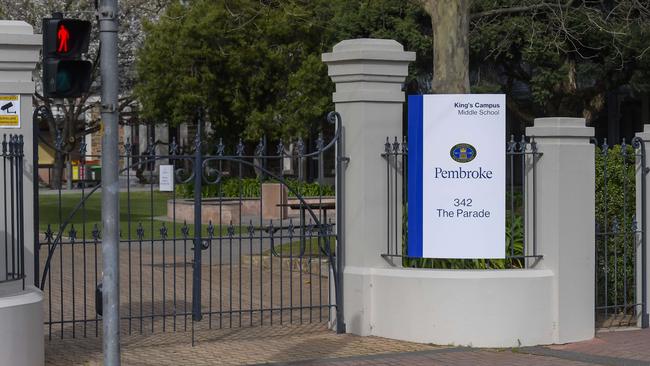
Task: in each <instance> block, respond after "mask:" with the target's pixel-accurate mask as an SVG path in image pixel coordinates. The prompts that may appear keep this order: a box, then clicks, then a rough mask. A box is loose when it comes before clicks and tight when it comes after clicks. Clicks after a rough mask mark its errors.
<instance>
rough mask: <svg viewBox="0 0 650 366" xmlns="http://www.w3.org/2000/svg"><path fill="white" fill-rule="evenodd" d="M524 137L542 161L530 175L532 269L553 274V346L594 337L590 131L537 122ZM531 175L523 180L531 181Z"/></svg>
mask: <svg viewBox="0 0 650 366" xmlns="http://www.w3.org/2000/svg"><path fill="white" fill-rule="evenodd" d="M526 135H527V136H529V137H530V138H531V139H534V140H535V141H536V142H537V147H538V150H539V152H540V153H542V156H541V157H540V159H539V160H538V161H537V165H536V167H535V169H536V192H535V194H536V196H537V199H536V207H535V213H536V231H535V235H536V238H537V240H536V241H537V252H538V254H541V255H543V256H544V258H543V259H542V260H541V261H540V262H539V263H538V265H537V268H542V269H550V270H552V271H553V273H554V278H553V289H552V291H551V296H552V297H553V298H552V302H551V303H552V309H551V311H552V318H553V319H554V328H553V333H554V334H553V336H552V339H553V343H567V342H575V341H581V340H586V339H591V338H593V337H594V311H595V310H594V306H595V303H594V291H595V290H594V286H595V280H594V266H595V254H594V245H595V232H594V215H595V194H594V189H595V186H594V184H595V183H594V181H595V167H594V164H595V163H594V146H593V145H592V144H590V138H591V137H592V136H593V135H594V129H593V128H592V127H586V126H585V120H584V119H582V118H562V117H554V118H537V119H535V124H534V127H528V128H527V129H526ZM531 179H532V175H531V174H529V175H528V176H527V180H531Z"/></svg>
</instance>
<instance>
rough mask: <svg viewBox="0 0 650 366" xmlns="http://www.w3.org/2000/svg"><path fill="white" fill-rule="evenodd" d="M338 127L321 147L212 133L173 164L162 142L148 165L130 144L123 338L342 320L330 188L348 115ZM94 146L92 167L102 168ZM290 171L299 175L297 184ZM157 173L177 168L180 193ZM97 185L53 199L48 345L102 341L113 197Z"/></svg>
mask: <svg viewBox="0 0 650 366" xmlns="http://www.w3.org/2000/svg"><path fill="white" fill-rule="evenodd" d="M328 120H329V122H331V123H333V124H334V125H335V127H336V130H335V132H334V133H333V134H332V136H331V139H330V140H329V141H326V140H325V138H324V137H323V135H322V134H321V135H319V137H318V138H316V139H315V140H314V144H313V146H307V144H306V143H305V142H304V141H303V140H300V139H298V140H296V141H293V142H292V143H291V144H284V143H283V142H282V141H280V142H278V144H277V146H275V147H274V148H271V147H269V146H268V145H267V142H266V140H265V139H262V140H260V142H259V143H258V144H257V145H251V144H245V143H244V142H243V141H241V140H240V141H239V142H237V143H236V144H235V145H234V146H226V144H224V143H223V140H221V139H216V140H213V141H214V142H213V143H209V142H207V141H205V140H204V139H202V138H201V137H200V136H201V131H200V130H199V133H198V135H197V138H196V139H195V141H194V144H193V146H190V147H185V148H181V147H180V146H178V145H177V143H176V142H175V141H174V140H173V141H172V142H171V143H170V144H169V145H168V146H167V150H168V152H167V153H164V154H158V153H156V150H157V149H156V148H155V145H156V144H155V143H154V142H153V141H150V143H149V147H148V148H147V149H146V151H144V153H142V154H140V155H138V154H134V153H133V151H132V150H133V149H132V148H131V146H130V144H129V142H127V143H126V144H125V146H124V152H123V154H122V155H121V157H120V159H121V165H122V167H123V168H122V170H121V177H122V180H123V184H122V188H121V193H120V205H121V209H120V210H121V214H120V221H121V223H120V244H119V246H120V256H121V259H120V262H121V265H120V267H121V268H120V286H121V299H120V300H121V318H122V322H121V329H122V332H124V333H127V334H132V333H151V332H157V331H177V330H189V329H191V330H192V331H193V332H192V337H194V330H195V329H196V330H204V329H213V328H231V327H246V326H261V325H272V324H289V323H303V322H320V321H328V320H331V319H332V314H333V312H334V311H337V312H338V311H341V305H339V304H341V303H342V300H341V296H342V293H341V292H340V290H339V286H337V284H338V283H339V281H340V274H341V272H340V265H341V264H340V262H339V260H340V258H338V257H337V256H336V253H337V252H340V250H341V249H340V248H341V245H342V240H339V238H340V234H339V232H340V226H339V225H337V219H338V218H339V217H340V215H339V214H338V212H339V211H340V204H339V202H338V201H337V200H336V195H334V193H335V191H334V186H333V184H330V183H328V179H330V180H333V179H334V177H330V178H327V177H326V176H325V171H326V167H328V166H329V167H334V168H335V173H336V175H337V176H338V175H340V169H341V168H340V164H339V163H338V161H337V160H335V159H334V155H335V150H336V149H339V148H340V143H341V142H340V140H341V129H340V126H341V121H340V116H338V114H330V116H329V118H328ZM200 122H201V121H199V125H201V123H200ZM86 149H87V147H86V146H85V144H82V145H81V148H80V155H81V160H80V166H79V169H80V170H84V169H85V168H86V167H85V165H86V161H87V160H95V159H99V158H100V156H95V155H91V154H88V153H87V151H86ZM309 150H311V151H309ZM289 162H292V164H293V166H295V167H296V171H295V175H296V177H295V179H290V178H288V177H287V176H286V174H285V173H287V169H285V167H286V165H287V164H288V163H289ZM151 164H155V165H168V166H169V165H171V166H172V171H173V180H174V183H175V188H174V189H173V190H172V191H170V192H161V191H160V190H159V185H158V178H159V177H158V176H157V174H158V173H157V171H158V170H157V169H145V168H146V167H149V166H150V165H151ZM309 164H315V165H317V169H316V171H317V172H318V176H317V177H316V178H315V179H314V180H313V182H306V181H304V179H302V178H303V177H304V176H305V174H304V171H303V169H305V167H306V166H308V165H309ZM136 174H137V175H139V178H136V177H135V175H136ZM138 179H139V180H142V181H143V182H140V183H138V184H134V180H138ZM89 180H90V177H89V176H88V175H84V176H83V177H81V179H80V182H79V183H80V184H79V189H78V191H77V192H76V193H73V194H69V193H66V192H64V191H62V190H61V189H58V190H56V191H54V192H52V194H50V195H45V194H42V195H41V197H40V201H39V202H40V205H41V206H40V213H41V215H40V219H41V223H40V227H41V232H42V234H41V236H40V240H39V243H38V245H37V248H36V250H37V251H38V252H40V267H41V268H42V271H41V275H40V280H39V286H40V287H41V289H43V291H44V293H45V297H46V304H47V305H46V320H45V325H46V331H47V334H48V335H49V338H52V337H53V336H58V337H61V338H64V337H77V336H84V337H85V336H91V335H92V336H97V335H99V333H100V332H101V325H100V324H99V323H100V322H101V313H102V309H101V273H100V269H101V247H100V246H101V237H102V233H101V225H100V220H99V218H98V206H99V205H100V202H99V200H100V197H99V195H97V194H95V195H93V194H94V193H95V192H96V191H97V190H99V189H100V188H101V187H100V186H96V187H94V188H90V189H89V188H87V186H88V185H87V184H85V183H88V181H89ZM338 189H340V187H337V190H338ZM339 193H340V192H338V191H337V192H336V194H339ZM47 212H49V214H47ZM52 212H55V213H56V214H55V215H52ZM336 319H337V320H338V319H341V320H342V317H339V316H337V317H336ZM337 329H338V330H339V331H344V328H343V326H338V327H337ZM193 339H194V338H193Z"/></svg>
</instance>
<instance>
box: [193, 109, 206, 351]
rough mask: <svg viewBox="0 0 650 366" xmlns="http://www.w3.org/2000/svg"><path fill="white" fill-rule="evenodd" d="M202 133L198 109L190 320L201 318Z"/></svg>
mask: <svg viewBox="0 0 650 366" xmlns="http://www.w3.org/2000/svg"><path fill="white" fill-rule="evenodd" d="M202 133H203V113H202V111H201V110H199V114H198V118H197V130H196V138H195V140H194V148H195V151H194V266H193V273H192V275H193V277H192V281H193V282H192V320H193V321H200V320H201V254H202V253H201V251H202V250H203V243H201V190H202V189H201V188H202V187H201V185H202V177H203V176H202V174H201V166H202V165H203V164H202V161H201V134H202ZM192 339H194V338H192Z"/></svg>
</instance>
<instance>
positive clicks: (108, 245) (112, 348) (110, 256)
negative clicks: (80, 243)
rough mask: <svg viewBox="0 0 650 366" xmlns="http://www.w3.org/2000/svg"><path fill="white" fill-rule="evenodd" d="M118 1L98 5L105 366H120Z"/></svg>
mask: <svg viewBox="0 0 650 366" xmlns="http://www.w3.org/2000/svg"><path fill="white" fill-rule="evenodd" d="M117 11H118V7H117V0H101V1H100V6H99V40H100V45H101V55H100V63H101V64H100V66H101V77H102V79H101V80H102V84H101V85H102V103H101V114H102V123H103V125H104V136H103V141H102V147H103V152H102V225H103V231H104V235H103V237H102V261H103V276H102V289H103V294H102V304H103V327H104V328H103V329H104V334H103V338H102V342H103V350H104V365H107V366H119V365H120V300H119V299H120V286H119V280H120V267H119V247H118V245H119V240H120V238H119V230H120V229H119V194H120V185H119V174H118V173H119V152H118V146H117V144H118V130H117V129H118V112H117V97H118V89H119V80H118V72H119V70H118V65H117V30H118V24H117Z"/></svg>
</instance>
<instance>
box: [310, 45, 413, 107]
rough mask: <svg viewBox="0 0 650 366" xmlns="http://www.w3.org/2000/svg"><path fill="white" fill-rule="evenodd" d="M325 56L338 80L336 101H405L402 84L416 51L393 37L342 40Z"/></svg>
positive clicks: (328, 65)
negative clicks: (407, 48) (405, 46)
mask: <svg viewBox="0 0 650 366" xmlns="http://www.w3.org/2000/svg"><path fill="white" fill-rule="evenodd" d="M322 60H323V62H325V63H326V64H327V71H328V74H329V76H330V77H331V78H332V81H333V82H334V83H335V84H336V93H334V95H333V96H332V97H333V100H334V102H335V103H350V102H380V103H403V102H404V92H403V91H402V84H403V83H404V80H405V79H406V76H408V71H409V69H408V65H409V63H410V62H411V61H413V60H415V52H405V51H404V47H403V46H402V45H401V44H400V43H399V42H397V41H395V40H392V39H370V38H360V39H349V40H345V41H341V42H339V43H338V44H337V45H335V46H334V48H333V50H332V52H330V53H324V54H323V55H322Z"/></svg>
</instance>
